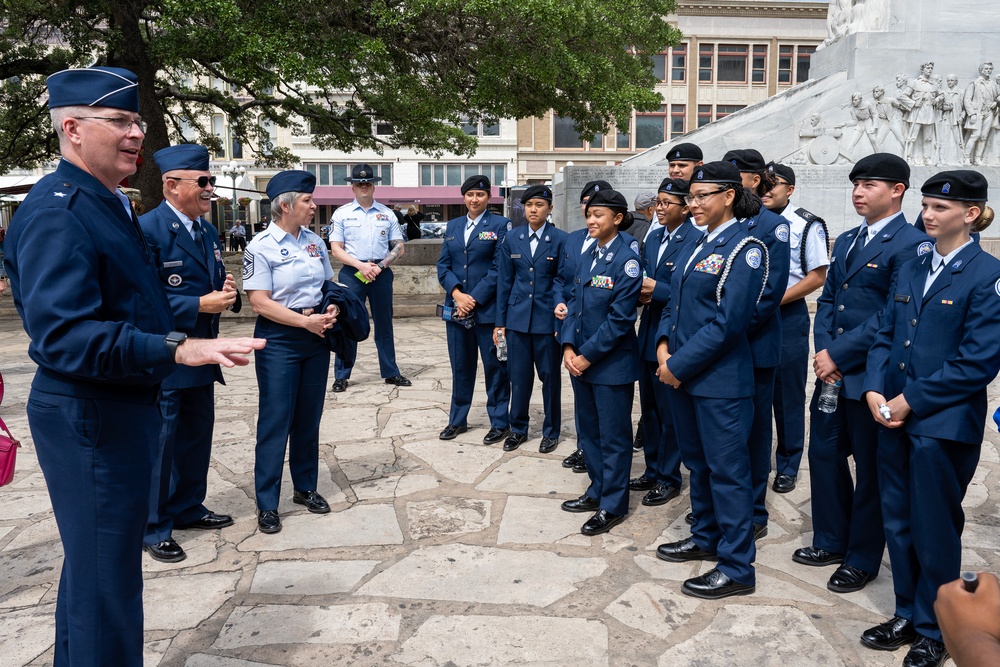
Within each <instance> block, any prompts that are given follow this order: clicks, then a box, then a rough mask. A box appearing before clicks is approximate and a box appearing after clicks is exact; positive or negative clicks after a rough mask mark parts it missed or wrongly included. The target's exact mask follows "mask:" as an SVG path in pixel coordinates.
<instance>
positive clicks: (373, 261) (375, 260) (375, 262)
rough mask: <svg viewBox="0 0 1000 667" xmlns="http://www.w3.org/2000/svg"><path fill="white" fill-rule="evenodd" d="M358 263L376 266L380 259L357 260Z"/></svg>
mask: <svg viewBox="0 0 1000 667" xmlns="http://www.w3.org/2000/svg"><path fill="white" fill-rule="evenodd" d="M358 261H359V262H371V263H372V264H378V263H379V262H381V261H382V259H381V258H380V259H359V260H358Z"/></svg>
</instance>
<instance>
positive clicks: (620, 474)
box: [573, 377, 635, 515]
mask: <svg viewBox="0 0 1000 667" xmlns="http://www.w3.org/2000/svg"><path fill="white" fill-rule="evenodd" d="M573 395H574V399H575V400H574V403H575V404H576V416H577V420H578V423H579V432H578V433H577V439H578V440H579V441H580V448H581V449H582V450H583V457H584V460H585V461H586V463H587V474H588V475H589V476H590V487H589V488H588V489H587V493H586V495H587V496H588V497H590V498H594V499H595V500H599V501H600V503H601V509H602V510H605V511H607V512H610V513H611V514H619V515H623V514H628V476H629V472H630V470H631V468H632V400H633V399H634V398H635V383H630V384H591V383H589V382H584V381H583V380H580V379H578V378H575V377H574V378H573Z"/></svg>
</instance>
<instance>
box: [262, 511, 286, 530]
mask: <svg viewBox="0 0 1000 667" xmlns="http://www.w3.org/2000/svg"><path fill="white" fill-rule="evenodd" d="M257 528H258V529H259V530H260V532H262V533H277V532H278V531H280V530H281V517H279V516H278V510H260V511H259V512H257Z"/></svg>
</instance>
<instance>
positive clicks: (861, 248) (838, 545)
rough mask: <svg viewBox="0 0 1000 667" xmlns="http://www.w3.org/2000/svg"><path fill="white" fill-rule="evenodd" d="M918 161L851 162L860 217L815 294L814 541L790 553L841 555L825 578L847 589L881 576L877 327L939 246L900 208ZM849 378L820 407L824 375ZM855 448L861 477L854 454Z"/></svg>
mask: <svg viewBox="0 0 1000 667" xmlns="http://www.w3.org/2000/svg"><path fill="white" fill-rule="evenodd" d="M909 178H910V167H909V165H907V164H906V162H904V161H903V159H902V158H899V157H896V156H895V155H890V154H888V153H875V154H874V155H869V156H867V157H865V158H862V159H861V160H858V163H857V164H856V165H855V166H854V169H852V170H851V174H850V179H851V182H852V183H853V184H854V190H853V195H852V197H853V201H854V210H856V211H857V212H858V215H861V216H862V217H863V218H864V220H863V221H862V223H861V226H860V227H859V228H856V229H851V230H849V231H847V232H844V233H843V234H841V235H840V236H839V237H838V238H837V240H836V242H835V243H834V244H833V251H832V253H831V256H830V270H829V272H828V273H827V277H826V283H825V284H824V286H823V293H822V294H821V295H820V297H819V300H818V301H817V303H816V318H815V321H814V323H813V337H814V341H815V349H816V356H815V358H814V360H813V370H814V371H815V372H816V377H817V378H818V379H817V383H816V391H815V393H814V394H813V400H812V406H811V408H810V414H811V420H810V429H809V479H810V482H811V484H812V521H813V543H812V545H811V546H808V547H804V548H802V549H797V550H796V551H795V553H794V554H793V555H792V560H794V561H795V562H797V563H802V564H803V565H814V566H824V565H830V564H832V563H842V564H841V566H840V567H839V568H837V571H836V572H834V573H833V575H832V576H831V577H830V581H829V582H828V583H827V588H829V589H830V590H831V591H833V592H835V593H849V592H851V591H857V590H861V589H862V588H864V587H865V586H866V585H867V584H868V582H869V581H871V580H872V579H874V578H875V577H876V576H878V570H879V565H880V563H881V562H882V552H883V551H884V550H885V532H884V530H883V528H882V511H881V508H880V505H879V494H878V477H877V465H876V452H877V447H878V439H877V436H878V434H877V430H876V427H875V423H874V422H873V421H872V420H871V419H870V414H869V410H868V406H867V405H866V404H865V402H864V400H863V398H862V383H863V382H864V377H865V361H866V360H867V358H868V350H869V348H871V346H872V343H873V342H874V340H875V334H876V332H877V331H878V318H879V315H880V313H881V312H882V309H883V308H884V307H885V302H886V296H887V295H888V293H889V286H890V285H892V284H893V283H895V282H896V274H897V273H898V272H899V268H900V267H901V266H902V265H903V264H904V263H905V262H907V261H908V260H910V259H912V258H913V257H917V256H918V255H920V256H923V255H926V254H928V253H930V251H931V243H930V242H929V241H928V240H927V236H926V235H925V234H923V233H921V232H918V231H917V230H916V229H914V228H913V226H912V225H910V224H909V223H907V222H906V219H905V218H904V217H903V214H902V213H901V212H900V206H901V204H902V199H903V194H904V193H905V192H906V188H907V187H909ZM837 381H842V382H843V388H842V389H841V391H840V397H839V400H838V401H837V406H836V410H835V411H834V412H833V413H826V412H823V411H822V410H820V409H819V395H820V392H821V389H822V383H824V382H829V383H835V382H837ZM851 456H853V457H854V467H855V471H856V477H857V483H856V484H855V483H854V481H853V480H852V478H851V470H850V467H849V465H848V458H849V457H851Z"/></svg>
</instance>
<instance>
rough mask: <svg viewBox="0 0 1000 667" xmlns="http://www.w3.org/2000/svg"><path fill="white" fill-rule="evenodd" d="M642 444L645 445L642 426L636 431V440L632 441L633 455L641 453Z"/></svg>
mask: <svg viewBox="0 0 1000 667" xmlns="http://www.w3.org/2000/svg"><path fill="white" fill-rule="evenodd" d="M642 444H643V438H642V426H640V427H639V428H637V429H636V430H635V439H634V440H633V441H632V452H633V453H638V452H641V451H642Z"/></svg>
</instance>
